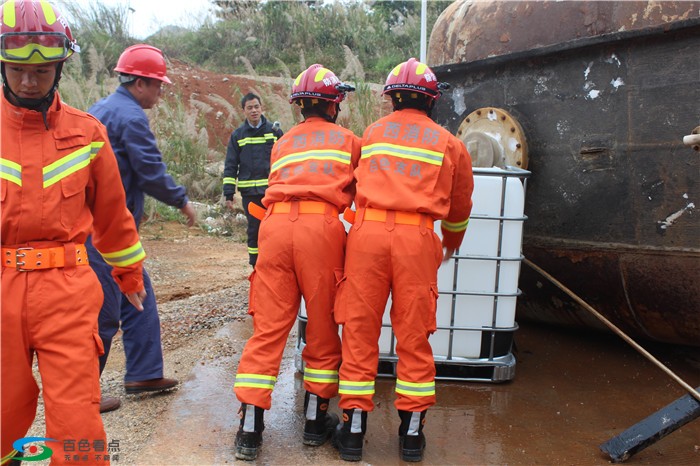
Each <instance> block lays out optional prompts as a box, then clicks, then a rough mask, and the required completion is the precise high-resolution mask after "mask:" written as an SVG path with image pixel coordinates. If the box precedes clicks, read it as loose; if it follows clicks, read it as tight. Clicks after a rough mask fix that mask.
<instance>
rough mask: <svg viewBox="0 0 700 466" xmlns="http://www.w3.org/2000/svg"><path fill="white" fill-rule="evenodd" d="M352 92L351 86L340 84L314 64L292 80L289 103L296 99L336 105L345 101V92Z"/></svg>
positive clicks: (323, 69) (330, 73)
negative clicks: (325, 101)
mask: <svg viewBox="0 0 700 466" xmlns="http://www.w3.org/2000/svg"><path fill="white" fill-rule="evenodd" d="M354 90H355V88H354V87H353V86H350V85H349V84H344V83H342V82H340V79H338V77H337V76H336V75H335V73H333V72H332V71H331V70H329V69H328V68H324V67H323V65H319V64H315V65H311V66H309V67H308V68H307V69H306V70H305V71H302V72H301V74H299V76H297V79H295V80H294V84H293V85H292V95H291V97H290V99H289V103H292V102H294V101H295V100H298V99H321V100H329V101H331V102H336V103H338V102H342V101H343V99H345V94H346V93H347V92H350V91H354Z"/></svg>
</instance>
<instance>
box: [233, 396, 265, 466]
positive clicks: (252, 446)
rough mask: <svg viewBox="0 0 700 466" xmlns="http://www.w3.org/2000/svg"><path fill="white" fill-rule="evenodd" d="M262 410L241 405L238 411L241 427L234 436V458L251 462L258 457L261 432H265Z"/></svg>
mask: <svg viewBox="0 0 700 466" xmlns="http://www.w3.org/2000/svg"><path fill="white" fill-rule="evenodd" d="M264 412H265V410H264V409H262V408H258V407H257V406H253V405H249V404H245V403H243V404H242V405H241V409H240V410H239V411H238V413H239V415H240V417H241V425H240V426H239V427H238V433H237V434H236V458H238V459H239V460H248V461H252V460H254V459H255V458H257V457H258V450H259V448H260V445H261V444H262V432H263V430H265V424H264V423H263V413H264Z"/></svg>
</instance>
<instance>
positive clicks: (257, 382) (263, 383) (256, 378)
mask: <svg viewBox="0 0 700 466" xmlns="http://www.w3.org/2000/svg"><path fill="white" fill-rule="evenodd" d="M275 382H277V377H273V376H271V375H262V374H236V381H235V382H234V384H233V386H234V388H235V387H248V388H262V389H264V390H273V389H274V388H275Z"/></svg>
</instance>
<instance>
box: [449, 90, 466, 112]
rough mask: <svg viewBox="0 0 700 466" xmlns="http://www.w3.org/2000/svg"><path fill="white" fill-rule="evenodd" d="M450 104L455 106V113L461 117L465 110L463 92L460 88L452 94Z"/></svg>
mask: <svg viewBox="0 0 700 466" xmlns="http://www.w3.org/2000/svg"><path fill="white" fill-rule="evenodd" d="M452 103H453V104H454V106H455V113H456V114H457V115H461V114H462V113H464V111H465V110H466V109H467V106H466V105H465V103H464V90H463V89H462V88H459V87H458V88H457V89H455V90H454V92H453V93H452Z"/></svg>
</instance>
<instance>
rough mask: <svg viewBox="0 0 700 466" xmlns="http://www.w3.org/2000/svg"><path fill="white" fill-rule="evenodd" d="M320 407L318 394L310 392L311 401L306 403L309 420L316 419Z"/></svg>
mask: <svg viewBox="0 0 700 466" xmlns="http://www.w3.org/2000/svg"><path fill="white" fill-rule="evenodd" d="M317 409H318V396H316V395H314V394H313V393H309V402H308V404H307V405H306V419H308V420H309V421H315V420H316V410H317Z"/></svg>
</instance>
